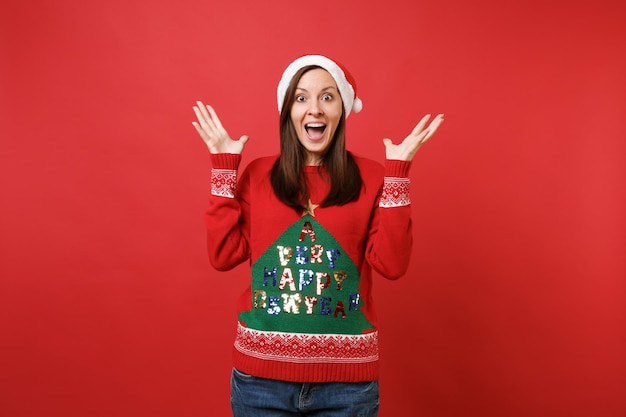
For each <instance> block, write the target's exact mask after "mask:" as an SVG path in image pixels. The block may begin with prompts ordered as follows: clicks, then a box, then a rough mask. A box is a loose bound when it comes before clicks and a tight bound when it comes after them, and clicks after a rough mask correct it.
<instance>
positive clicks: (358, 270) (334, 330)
mask: <svg viewBox="0 0 626 417" xmlns="http://www.w3.org/2000/svg"><path fill="white" fill-rule="evenodd" d="M355 159H356V161H357V164H358V166H359V170H360V172H361V177H362V179H363V187H362V190H361V194H360V196H359V198H358V200H356V201H353V202H351V203H348V204H345V205H343V206H332V207H318V206H317V205H318V204H319V202H320V201H322V199H323V198H324V197H325V195H326V194H327V193H328V190H329V184H328V182H327V181H326V180H325V179H324V176H323V173H320V171H319V170H318V167H313V166H307V167H305V177H306V181H307V184H308V186H309V190H310V204H309V207H308V209H307V210H305V211H304V212H297V211H295V210H294V209H293V208H290V207H288V206H286V205H285V204H283V203H282V202H280V201H279V200H278V199H277V198H276V196H275V195H274V192H273V190H272V187H271V184H270V171H271V167H272V164H273V163H274V161H275V160H276V157H265V158H260V159H256V160H254V161H252V162H251V163H250V164H249V165H248V166H247V167H246V169H245V170H244V171H243V173H242V174H241V175H238V168H239V164H240V162H241V156H240V155H235V154H217V155H215V154H214V155H211V162H212V165H213V168H212V171H211V196H210V198H209V206H208V209H207V212H206V225H207V235H208V236H207V238H208V252H209V258H210V261H211V264H212V265H213V266H214V267H215V268H216V269H218V270H228V269H231V268H234V267H235V266H237V265H239V264H241V263H242V262H246V261H247V262H249V263H250V266H251V268H250V276H248V277H247V279H246V281H248V286H247V288H246V289H245V291H244V292H243V294H242V295H241V297H240V298H239V301H238V310H237V311H238V312H239V320H238V325H237V335H236V339H235V344H234V349H233V352H234V364H233V365H234V367H235V368H237V369H239V370H240V371H242V372H245V373H248V374H251V375H255V376H258V377H263V378H271V379H279V380H286V381H296V382H331V381H344V382H357V381H371V380H375V379H377V378H378V331H377V327H376V326H377V323H376V322H377V320H376V313H375V309H374V301H373V299H372V269H374V270H375V271H377V272H378V273H379V274H381V275H382V276H383V277H385V278H388V279H396V278H399V277H400V276H402V275H403V274H404V273H405V272H406V270H407V267H408V263H409V257H410V253H411V246H412V233H411V208H410V206H409V204H410V201H409V180H408V173H409V169H410V162H407V161H396V160H387V161H386V162H385V166H382V165H381V164H379V163H377V162H374V161H371V160H368V159H365V158H359V157H355ZM242 278H243V277H242Z"/></svg>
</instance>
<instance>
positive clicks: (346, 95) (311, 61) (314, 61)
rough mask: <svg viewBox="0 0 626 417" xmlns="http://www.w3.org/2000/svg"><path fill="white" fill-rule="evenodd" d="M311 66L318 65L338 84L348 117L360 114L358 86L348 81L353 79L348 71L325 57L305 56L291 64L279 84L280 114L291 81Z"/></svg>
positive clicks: (277, 94)
mask: <svg viewBox="0 0 626 417" xmlns="http://www.w3.org/2000/svg"><path fill="white" fill-rule="evenodd" d="M309 65H317V66H318V67H321V68H324V69H325V70H326V71H328V73H329V74H330V75H331V76H332V77H333V78H334V80H335V82H336V83H337V88H339V94H341V100H342V101H343V108H344V110H345V113H346V117H348V115H349V114H350V112H351V111H353V112H355V113H358V112H360V111H361V109H363V103H362V102H361V99H360V98H358V97H357V96H356V91H355V87H356V84H355V83H354V81H352V84H355V86H354V87H353V85H352V84H351V83H350V81H348V79H351V78H352V76H351V75H350V74H349V73H347V71H344V70H343V69H342V68H341V67H340V66H339V65H337V63H335V62H334V61H333V60H331V59H329V58H326V57H325V56H322V55H305V56H302V57H300V58H298V59H296V60H295V61H293V62H292V63H291V64H289V66H288V67H287V68H286V69H285V71H284V72H283V76H282V77H281V79H280V82H279V83H278V89H277V91H276V97H277V99H278V111H279V112H280V111H282V109H283V101H284V99H285V93H286V92H287V88H288V87H289V83H290V82H291V79H292V78H293V76H294V75H296V72H298V70H299V69H300V68H302V67H306V66H309Z"/></svg>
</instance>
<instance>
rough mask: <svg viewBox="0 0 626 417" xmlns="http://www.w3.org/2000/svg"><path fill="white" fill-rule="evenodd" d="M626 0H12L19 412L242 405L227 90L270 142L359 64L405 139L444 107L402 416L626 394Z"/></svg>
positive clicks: (4, 306)
mask: <svg viewBox="0 0 626 417" xmlns="http://www.w3.org/2000/svg"><path fill="white" fill-rule="evenodd" d="M622 9H623V7H622V6H621V2H619V1H612V2H611V1H604V0H598V1H568V2H562V4H561V2H547V1H544V0H532V1H526V2H512V1H495V0H478V1H472V2H466V1H462V0H452V1H430V2H425V1H413V0H411V1H409V0H406V1H395V0H390V1H386V2H383V3H375V2H371V3H368V2H362V1H318V2H294V1H286V0H281V1H271V2H262V1H255V2H252V1H251V2H242V1H229V2H225V1H224V2H211V1H191V0H183V1H175V2H174V1H170V2H168V1H164V0H163V1H160V0H157V1H146V0H126V1H120V0H108V1H100V2H86V1H79V0H75V1H69V0H68V1H51V0H50V1H35V2H22V1H19V0H8V1H7V0H4V1H3V2H2V5H1V6H0V35H1V36H0V42H1V44H0V46H1V55H0V70H1V73H0V75H1V78H0V82H1V84H0V88H1V90H0V106H1V107H0V135H1V141H2V142H1V143H2V148H1V153H0V170H1V172H0V186H1V192H2V197H1V199H2V200H1V204H0V227H1V235H0V275H1V288H0V309H1V315H0V326H1V329H0V330H1V333H0V337H1V344H0V349H1V355H0V415H2V416H3V417H4V416H7V417H22V416H64V417H69V416H91V417H96V416H118V417H120V416H152V417H155V416H224V415H229V412H230V411H229V400H228V393H229V387H228V378H229V373H230V350H231V345H232V340H233V337H234V319H235V312H234V301H235V298H236V296H237V295H238V294H239V293H240V291H241V290H242V288H243V286H244V279H242V278H241V277H240V276H239V275H238V274H243V273H245V270H246V269H245V266H244V267H241V268H238V269H237V270H236V271H233V272H229V273H216V272H215V271H213V270H212V269H211V267H210V266H209V264H208V260H207V258H206V254H205V235H204V229H203V227H204V226H203V212H204V209H205V206H206V202H207V193H208V192H209V184H208V178H209V166H210V165H209V160H208V152H207V150H206V148H205V146H204V144H203V143H202V142H201V140H200V139H199V138H198V137H197V134H196V132H195V131H194V129H193V127H192V126H191V121H192V120H193V112H192V109H191V107H192V105H193V104H194V102H195V100H196V99H202V100H204V101H206V102H209V103H212V104H214V105H215V107H216V109H217V111H218V113H219V114H220V115H221V117H222V120H223V122H224V124H225V125H226V127H227V128H228V129H229V131H230V133H231V135H232V136H236V137H239V136H240V135H242V134H249V135H250V136H251V140H250V142H249V144H248V147H247V148H246V152H245V156H244V164H246V163H248V162H249V161H250V160H251V159H253V158H255V157H257V156H261V155H266V154H268V153H270V152H275V151H276V150H277V143H278V139H277V126H278V114H277V110H276V104H275V91H276V84H277V82H278V77H279V76H280V73H281V71H282V70H283V69H284V67H285V66H286V65H287V64H288V63H289V62H290V61H291V60H292V59H294V58H295V57H297V56H299V55H301V54H304V53H322V54H328V55H329V56H332V57H335V58H337V59H339V60H340V61H342V62H343V63H344V64H345V65H346V66H348V68H350V69H351V72H352V73H353V74H354V75H355V77H356V78H357V80H358V83H359V95H360V96H361V97H362V99H363V102H364V110H363V111H362V112H361V113H360V114H357V115H352V116H351V117H350V118H349V119H348V141H349V147H350V148H351V149H352V150H354V151H355V152H357V153H360V154H362V155H365V156H369V157H372V158H374V159H377V160H380V161H382V158H383V155H384V151H383V148H382V143H381V140H382V138H383V137H391V138H393V139H395V140H400V139H402V138H403V137H404V136H405V135H406V134H407V133H408V132H409V131H410V130H411V129H412V127H413V126H414V124H415V123H416V122H417V121H418V119H419V118H420V117H421V116H422V115H423V114H425V113H438V112H443V113H445V115H446V122H445V123H444V125H443V126H442V128H441V130H440V131H439V132H438V133H437V135H436V137H435V138H433V140H432V141H431V142H429V143H428V145H427V146H425V147H424V148H422V149H421V150H420V152H419V153H418V155H417V157H416V159H415V162H414V166H413V169H412V173H411V179H412V183H413V185H412V195H413V214H414V219H415V221H414V231H415V237H416V245H415V248H414V251H413V261H412V265H411V268H410V271H409V273H408V275H407V276H406V277H404V278H403V279H401V280H400V281H397V282H386V281H383V280H382V279H380V278H379V277H378V278H377V282H376V286H375V291H376V297H377V299H378V306H379V313H380V321H381V328H382V334H381V337H382V340H381V345H382V346H381V349H382V377H381V395H382V408H381V413H380V416H381V417H390V416H400V415H402V416H418V415H419V416H429V417H430V416H432V417H443V416H481V417H489V416H602V417H610V416H622V417H623V416H624V415H626V396H625V395H624V393H625V392H626V364H625V358H624V356H625V355H624V352H626V343H625V332H626V330H625V329H626V320H625V316H626V312H625V305H626V303H625V301H626V300H625V298H626V284H625V277H626V259H625V252H626V250H625V249H626V227H625V216H624V213H626V197H625V196H626V193H625V190H626V184H625V183H626V169H625V168H624V166H625V165H624V163H625V162H626V146H625V144H624V142H625V139H626V121H625V115H626V76H625V75H624V74H626V62H625V61H626V59H625V54H624V52H625V49H624V47H625V45H626V29H624V24H623V23H624V19H623V16H624V14H623V10H622Z"/></svg>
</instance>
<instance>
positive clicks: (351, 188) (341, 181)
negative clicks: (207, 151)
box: [271, 65, 362, 210]
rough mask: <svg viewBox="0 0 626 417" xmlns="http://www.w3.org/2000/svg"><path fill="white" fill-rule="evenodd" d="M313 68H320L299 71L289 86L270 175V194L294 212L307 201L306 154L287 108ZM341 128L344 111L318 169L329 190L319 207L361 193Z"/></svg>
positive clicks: (349, 198)
mask: <svg viewBox="0 0 626 417" xmlns="http://www.w3.org/2000/svg"><path fill="white" fill-rule="evenodd" d="M315 68H321V67H319V66H317V65H310V66H306V67H303V68H301V69H300V70H299V71H298V72H296V74H295V75H294V76H293V78H292V79H291V82H290V83H289V87H288V88H287V91H286V93H285V100H284V103H283V107H282V111H281V113H280V155H279V157H278V159H277V160H276V162H275V163H274V166H273V167H272V172H271V182H272V188H273V189H274V193H275V194H276V196H277V197H278V199H279V200H280V201H282V202H283V203H285V204H287V205H288V206H290V207H293V208H295V209H296V210H299V209H301V208H304V206H305V204H306V202H307V201H308V199H309V190H308V189H307V186H306V182H305V181H304V172H303V167H304V163H305V160H306V152H305V149H304V147H303V146H302V144H301V143H300V141H299V140H298V135H297V133H296V129H295V127H294V126H293V123H292V121H291V106H292V104H293V102H294V100H295V96H296V94H295V91H296V87H297V86H298V82H299V81H300V78H301V77H302V75H303V74H304V73H306V72H307V71H310V70H312V69H315ZM342 108H343V106H342ZM345 127H346V118H345V110H344V111H343V113H342V115H341V119H340V121H339V124H338V125H337V130H336V131H335V136H334V138H333V139H332V141H331V143H330V145H329V148H328V151H327V152H326V153H325V154H324V156H323V158H322V163H321V164H320V168H321V167H324V168H325V169H326V171H327V172H328V175H329V177H330V178H329V180H330V191H329V193H328V195H327V196H326V197H325V198H324V200H323V201H321V202H320V206H321V207H328V206H333V205H337V206H341V205H343V204H346V203H349V202H351V201H355V200H357V199H358V198H359V194H360V192H361V186H362V180H361V173H360V171H359V167H358V165H357V164H356V161H355V160H354V157H353V156H352V154H351V153H350V152H348V151H347V150H346V128H345Z"/></svg>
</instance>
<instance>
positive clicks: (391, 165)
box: [385, 159, 411, 178]
mask: <svg viewBox="0 0 626 417" xmlns="http://www.w3.org/2000/svg"><path fill="white" fill-rule="evenodd" d="M410 170H411V161H400V160H398V159H386V160H385V177H392V178H409V171H410Z"/></svg>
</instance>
